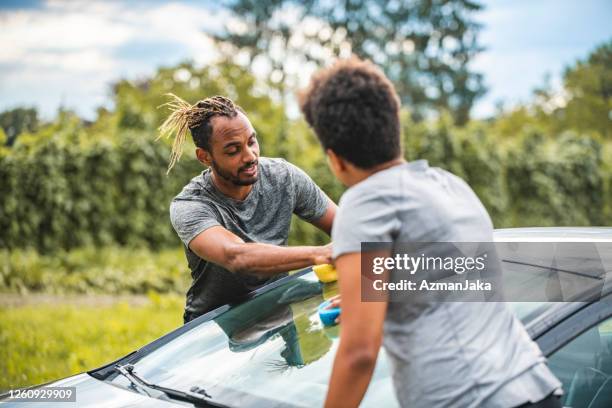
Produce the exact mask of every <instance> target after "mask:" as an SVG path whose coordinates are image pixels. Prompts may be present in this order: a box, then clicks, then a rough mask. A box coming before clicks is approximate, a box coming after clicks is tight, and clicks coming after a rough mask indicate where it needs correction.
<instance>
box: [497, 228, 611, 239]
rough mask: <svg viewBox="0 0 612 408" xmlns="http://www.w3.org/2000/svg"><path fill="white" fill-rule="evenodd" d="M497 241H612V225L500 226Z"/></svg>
mask: <svg viewBox="0 0 612 408" xmlns="http://www.w3.org/2000/svg"><path fill="white" fill-rule="evenodd" d="M494 237H495V240H496V241H520V242H534V241H535V242H580V241H590V242H601V241H603V242H611V241H612V227H528V228H500V229H496V230H495V232H494Z"/></svg>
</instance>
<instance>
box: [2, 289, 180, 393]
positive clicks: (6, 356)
mask: <svg viewBox="0 0 612 408" xmlns="http://www.w3.org/2000/svg"><path fill="white" fill-rule="evenodd" d="M183 305H184V295H163V296H160V295H157V294H150V295H149V302H145V304H144V305H136V306H134V305H130V304H128V303H127V302H125V301H122V302H119V303H116V304H111V305H103V306H95V305H87V306H82V305H75V304H63V303H61V301H60V303H58V304H51V305H49V304H45V305H40V304H39V305H25V306H20V307H2V308H0V392H2V391H6V390H8V389H14V388H17V387H25V386H29V385H34V384H40V383H44V382H47V381H51V380H56V379H60V378H63V377H67V376H70V375H73V374H77V373H80V372H83V371H87V370H90V369H93V368H96V367H99V366H101V365H104V364H106V363H108V362H111V361H112V360H115V359H117V358H119V357H121V356H123V355H126V354H128V353H130V352H131V351H133V350H136V349H138V348H140V347H141V346H143V345H145V344H147V343H149V342H151V341H152V340H155V339H156V338H158V337H160V336H161V335H163V334H165V333H167V332H169V331H171V330H172V329H174V328H176V327H178V326H180V325H181V324H182V315H183Z"/></svg>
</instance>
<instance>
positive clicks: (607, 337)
mask: <svg viewBox="0 0 612 408" xmlns="http://www.w3.org/2000/svg"><path fill="white" fill-rule="evenodd" d="M548 361H549V367H550V369H551V370H552V371H553V372H554V373H555V375H556V376H557V378H559V380H561V382H562V383H563V389H564V390H565V395H564V397H563V400H564V401H563V402H564V406H567V407H572V408H598V407H602V408H603V407H612V318H609V319H607V320H605V321H604V322H602V323H600V324H598V325H597V326H594V327H592V328H590V329H589V330H587V331H586V332H584V333H582V334H581V335H580V336H578V337H576V338H575V339H574V340H572V341H571V342H570V343H568V344H566V345H565V346H564V347H562V348H561V349H560V350H558V351H557V352H555V353H554V354H552V355H551V356H550V357H549V360H548Z"/></svg>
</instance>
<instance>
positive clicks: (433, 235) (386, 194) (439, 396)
mask: <svg viewBox="0 0 612 408" xmlns="http://www.w3.org/2000/svg"><path fill="white" fill-rule="evenodd" d="M332 241H333V256H334V258H337V257H338V256H340V255H342V254H345V253H351V252H359V251H360V250H361V242H395V243H399V242H492V241H493V225H492V223H491V220H490V218H489V215H488V213H487V211H486V210H485V208H484V207H483V205H482V203H481V202H480V200H479V199H478V198H477V196H476V195H475V194H474V192H473V191H472V190H471V189H470V187H469V186H468V185H467V184H466V183H465V182H464V181H463V180H461V179H460V178H459V177H456V176H454V175H453V174H451V173H449V172H447V171H444V170H442V169H439V168H432V167H429V166H428V164H427V162H426V161H425V160H419V161H416V162H411V163H406V164H402V165H398V166H394V167H391V168H389V169H386V170H383V171H380V172H378V173H375V174H374V175H372V176H370V177H368V178H367V179H365V180H363V181H362V182H360V183H358V184H356V185H354V186H352V187H351V188H349V189H348V190H347V191H346V193H345V194H344V195H343V196H342V198H341V200H340V203H339V209H338V212H337V214H336V218H335V220H334V225H333V230H332ZM392 273H393V272H392ZM392 279H393V277H392ZM384 331H385V332H384V347H385V348H386V350H387V352H388V355H389V356H390V359H391V364H392V367H393V381H394V387H395V391H396V394H397V398H398V400H399V402H400V404H401V405H402V406H406V407H442V406H444V407H446V406H457V407H512V406H517V405H521V404H523V403H525V402H528V401H531V402H536V401H539V400H541V399H543V398H544V397H546V396H547V395H549V394H550V393H551V392H553V391H554V390H556V389H558V388H559V387H560V386H561V383H560V382H559V381H558V380H557V378H556V377H555V376H554V375H553V374H552V373H551V372H550V371H549V369H548V367H547V366H546V364H545V361H546V360H545V358H544V357H543V356H542V353H541V351H540V349H539V348H538V346H537V345H536V344H535V343H534V342H533V341H532V340H531V339H530V338H529V335H528V334H527V332H526V331H525V329H524V328H523V326H522V324H521V323H520V322H519V321H518V320H517V319H516V318H515V317H514V316H513V314H512V313H511V312H510V311H509V310H508V308H507V307H506V305H505V303H494V302H488V303H485V302H431V303H429V304H425V305H423V304H418V305H416V304H412V303H410V302H389V304H388V307H387V315H386V319H385V326H384Z"/></svg>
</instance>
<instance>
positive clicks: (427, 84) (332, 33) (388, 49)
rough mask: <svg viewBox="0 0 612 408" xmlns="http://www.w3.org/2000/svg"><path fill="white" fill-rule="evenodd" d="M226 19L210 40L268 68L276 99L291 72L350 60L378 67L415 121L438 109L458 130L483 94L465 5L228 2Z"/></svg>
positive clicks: (469, 8)
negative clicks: (351, 56)
mask: <svg viewBox="0 0 612 408" xmlns="http://www.w3.org/2000/svg"><path fill="white" fill-rule="evenodd" d="M224 4H225V7H226V8H227V9H228V10H230V12H231V13H232V14H233V18H232V19H231V20H230V22H229V23H228V24H227V25H226V29H225V31H224V32H223V33H221V34H217V35H215V38H216V39H217V41H219V42H220V44H221V48H222V50H223V49H224V47H225V50H226V53H231V54H232V55H238V56H239V57H240V58H244V59H245V60H246V62H247V64H248V65H249V66H250V67H255V66H258V67H260V68H261V67H262V66H263V67H267V72H268V74H269V78H270V81H271V82H272V83H273V87H274V85H275V88H276V89H280V91H281V93H282V92H283V91H286V89H285V88H287V87H292V86H295V84H296V83H297V81H296V79H295V78H294V77H292V75H291V72H292V71H296V67H297V70H302V71H303V70H304V68H305V67H306V68H308V67H309V65H308V64H310V66H312V63H315V64H316V65H321V64H322V63H325V62H326V61H327V60H329V59H331V57H334V56H347V55H349V54H350V53H353V54H356V55H358V56H359V57H361V58H367V59H370V60H372V61H374V62H375V63H376V64H378V65H380V66H382V68H383V69H384V71H385V73H386V74H387V76H388V77H389V78H390V79H391V80H392V81H393V83H394V84H395V86H396V88H397V90H398V92H399V94H400V97H401V98H402V102H403V103H406V104H409V105H410V106H411V111H412V112H413V115H414V117H415V118H417V119H418V118H423V117H425V116H426V115H427V113H428V112H431V111H432V110H434V109H435V110H438V109H440V108H445V109H448V110H450V111H451V112H452V114H453V117H454V119H455V122H456V123H458V124H464V123H466V122H467V120H468V119H469V112H470V109H471V107H472V105H473V103H474V101H475V100H476V99H477V98H478V97H479V96H481V95H482V94H483V93H484V91H485V88H484V86H483V84H482V75H480V74H478V73H475V72H472V71H471V70H470V69H469V62H470V61H471V59H472V58H473V57H474V56H475V55H476V54H477V53H478V52H479V51H481V50H482V48H481V47H480V46H479V45H478V43H477V34H478V31H479V28H480V25H479V24H478V23H476V22H475V21H473V20H472V19H471V14H473V13H474V12H477V11H478V10H480V9H481V5H480V4H478V3H476V2H474V1H469V0H416V1H405V0H397V1H386V0H346V1H343V2H329V1H324V0H306V1H301V2H298V1H293V0H261V1H253V0H227V1H225V3H224Z"/></svg>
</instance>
